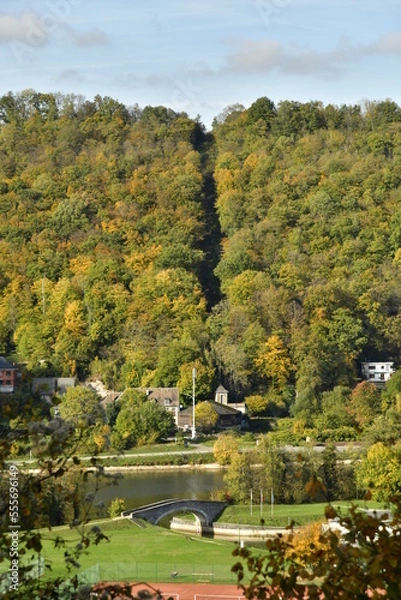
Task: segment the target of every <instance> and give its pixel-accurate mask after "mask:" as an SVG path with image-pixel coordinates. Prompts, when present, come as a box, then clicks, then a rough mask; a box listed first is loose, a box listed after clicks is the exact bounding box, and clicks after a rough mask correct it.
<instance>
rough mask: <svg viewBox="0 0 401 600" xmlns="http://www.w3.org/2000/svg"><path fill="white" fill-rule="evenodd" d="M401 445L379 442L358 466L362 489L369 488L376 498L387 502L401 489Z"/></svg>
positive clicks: (357, 470) (370, 449) (358, 477)
mask: <svg viewBox="0 0 401 600" xmlns="http://www.w3.org/2000/svg"><path fill="white" fill-rule="evenodd" d="M400 458H401V445H400V444H399V443H398V444H396V445H395V446H386V445H385V444H383V442H377V443H376V444H373V446H371V447H370V448H369V449H368V451H367V453H366V457H364V458H363V459H362V461H361V462H360V463H359V464H358V465H357V466H356V476H357V481H358V486H359V488H360V489H365V490H369V491H370V492H371V493H372V496H373V498H374V499H376V500H378V501H379V502H383V501H384V502H385V501H386V500H387V498H389V497H390V496H391V495H394V494H398V493H400V491H401V460H400Z"/></svg>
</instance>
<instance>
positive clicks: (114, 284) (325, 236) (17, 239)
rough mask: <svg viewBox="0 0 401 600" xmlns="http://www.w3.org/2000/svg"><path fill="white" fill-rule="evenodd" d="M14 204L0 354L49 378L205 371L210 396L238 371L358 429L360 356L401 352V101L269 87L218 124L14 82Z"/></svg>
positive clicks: (9, 171) (201, 385) (2, 268)
mask: <svg viewBox="0 0 401 600" xmlns="http://www.w3.org/2000/svg"><path fill="white" fill-rule="evenodd" d="M0 211H1V220H0V354H1V355H4V356H6V357H8V358H9V359H10V358H12V359H13V360H15V361H16V362H17V363H18V364H20V365H24V367H25V369H26V372H28V373H30V374H31V375H32V376H45V375H55V376H71V375H75V376H77V377H78V378H79V379H80V380H81V381H84V380H85V379H87V378H94V377H96V378H100V379H101V380H102V381H103V382H104V384H105V385H106V386H108V387H109V388H114V389H116V390H122V389H124V388H125V387H147V386H179V388H180V390H181V391H182V394H183V395H182V401H183V403H184V404H185V403H186V402H187V401H188V396H189V395H190V393H191V386H192V383H191V376H192V369H193V368H194V367H195V368H196V369H197V396H198V398H199V399H201V400H202V399H203V400H204V399H211V398H212V397H213V391H214V389H215V386H217V385H218V384H219V383H222V384H223V385H224V386H225V387H226V388H227V389H228V390H229V391H230V395H231V397H232V398H233V399H234V398H239V399H243V398H247V397H249V398H250V399H251V405H252V401H253V406H254V411H255V412H258V411H259V412H263V411H264V412H269V411H270V412H272V413H275V414H281V413H282V414H293V415H296V416H302V417H303V418H305V419H306V420H308V419H310V417H311V415H316V414H318V413H319V415H320V416H321V415H322V414H323V417H324V414H325V411H326V415H328V416H330V415H331V417H333V418H334V416H335V417H336V418H339V419H340V425H341V426H346V425H348V424H349V411H348V412H347V414H345V413H344V415H341V414H340V416H338V411H337V410H336V405H338V402H337V401H336V398H337V400H338V398H341V394H345V393H347V394H348V396H349V394H351V391H353V390H355V389H356V388H358V385H359V389H360V382H361V371H360V363H361V362H362V361H364V360H392V361H394V364H395V367H397V366H398V363H399V357H400V350H401V108H400V107H399V106H398V105H397V104H396V103H395V102H393V101H392V100H384V101H366V102H365V103H364V105H361V106H360V105H353V106H351V105H342V106H335V105H326V106H324V105H323V104H322V103H321V102H318V101H311V102H308V103H300V102H297V101H290V100H286V101H281V102H280V103H278V105H277V106H276V105H275V104H274V103H273V102H272V101H271V100H270V99H269V98H268V97H262V98H259V99H257V100H255V102H254V103H253V104H252V105H251V106H250V107H248V108H245V107H243V106H241V105H232V106H230V107H227V109H226V110H225V111H224V112H223V113H222V114H220V115H218V116H216V118H215V119H214V122H213V126H212V128H211V131H207V130H206V128H205V127H204V125H203V124H202V123H201V122H200V120H199V119H191V118H189V117H188V115H187V114H185V113H176V112H174V111H172V110H171V109H169V108H166V107H163V106H158V107H152V106H146V107H144V108H140V107H139V106H138V105H136V104H133V105H132V106H125V105H123V104H121V103H120V102H118V101H117V100H114V99H112V98H110V97H101V96H96V97H95V98H94V99H93V100H91V101H89V100H86V99H85V98H83V97H81V96H77V95H74V94H71V95H63V94H44V93H40V92H36V91H34V90H25V91H23V92H19V93H12V92H9V93H8V94H6V95H3V96H2V97H1V98H0ZM394 377H396V376H394ZM344 390H345V391H344ZM325 402H326V404H325ZM258 403H259V404H258ZM396 403H397V400H396V395H393V396H391V397H390V398H389V399H388V405H387V408H393V409H396V410H397V411H398V409H399V407H398V406H397V405H396ZM390 405H391V406H390ZM372 406H373V408H372V411H373V412H372V413H371V415H370V418H372V415H375V414H378V413H379V412H380V410H381V408H380V405H379V403H378V400H377V398H376V399H373V400H372ZM322 407H323V409H322ZM355 410H356V408H355V406H354V413H355ZM353 416H354V417H355V414H354V415H353ZM331 417H330V418H331ZM361 418H362V419H363V418H364V417H363V415H362V417H361ZM341 419H342V420H341ZM347 419H348V421H347ZM322 426H324V424H323V425H322Z"/></svg>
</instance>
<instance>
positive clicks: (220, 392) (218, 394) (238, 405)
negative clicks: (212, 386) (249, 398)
mask: <svg viewBox="0 0 401 600" xmlns="http://www.w3.org/2000/svg"><path fill="white" fill-rule="evenodd" d="M214 401H215V403H216V404H224V405H225V406H230V407H231V408H235V410H238V411H240V412H242V413H243V414H245V413H246V405H245V403H244V402H229V400H228V390H226V388H225V387H223V386H222V385H219V387H218V388H217V389H216V391H215V393H214Z"/></svg>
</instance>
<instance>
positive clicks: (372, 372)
mask: <svg viewBox="0 0 401 600" xmlns="http://www.w3.org/2000/svg"><path fill="white" fill-rule="evenodd" d="M393 365H394V363H393V362H378V361H373V360H372V361H369V362H363V363H362V365H361V367H362V375H363V377H364V378H365V379H366V380H367V381H369V382H370V383H374V384H375V385H376V386H377V387H380V388H382V387H384V386H385V385H386V381H388V380H389V379H390V377H391V376H392V374H393V373H394V372H395V369H394V367H393Z"/></svg>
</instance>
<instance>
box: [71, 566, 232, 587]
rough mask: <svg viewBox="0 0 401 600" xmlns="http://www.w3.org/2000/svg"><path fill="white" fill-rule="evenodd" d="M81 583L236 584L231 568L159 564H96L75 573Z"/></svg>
mask: <svg viewBox="0 0 401 600" xmlns="http://www.w3.org/2000/svg"><path fill="white" fill-rule="evenodd" d="M79 580H80V582H81V583H88V584H95V583H98V582H99V581H127V582H131V581H151V582H153V583H163V582H164V583H167V582H172V581H177V582H179V583H201V582H203V583H206V582H207V583H225V584H236V583H237V576H236V574H235V573H232V572H231V566H226V565H205V564H201V565H199V564H182V563H180V564H177V563H171V564H164V563H163V564H161V563H137V562H131V563H121V562H119V563H97V564H96V565H93V566H91V567H89V568H88V569H85V571H81V572H80V573H79Z"/></svg>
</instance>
